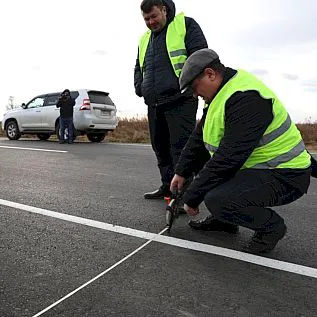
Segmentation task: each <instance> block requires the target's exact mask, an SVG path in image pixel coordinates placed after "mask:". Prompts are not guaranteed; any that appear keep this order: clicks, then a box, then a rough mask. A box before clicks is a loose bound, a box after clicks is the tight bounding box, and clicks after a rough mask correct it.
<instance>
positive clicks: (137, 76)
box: [134, 50, 143, 97]
mask: <svg viewBox="0 0 317 317" xmlns="http://www.w3.org/2000/svg"><path fill="white" fill-rule="evenodd" d="M142 81H143V76H142V72H141V68H140V62H139V50H138V55H137V58H136V63H135V67H134V89H135V93H136V95H137V96H139V97H142V89H141V85H142Z"/></svg>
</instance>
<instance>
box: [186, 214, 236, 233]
mask: <svg viewBox="0 0 317 317" xmlns="http://www.w3.org/2000/svg"><path fill="white" fill-rule="evenodd" d="M188 224H189V226H190V227H191V228H193V229H195V230H203V231H224V232H228V233H238V232H239V227H238V226H237V225H232V224H230V223H226V222H222V221H220V220H217V219H215V218H214V217H213V216H207V217H206V218H204V219H201V220H190V221H189V222H188Z"/></svg>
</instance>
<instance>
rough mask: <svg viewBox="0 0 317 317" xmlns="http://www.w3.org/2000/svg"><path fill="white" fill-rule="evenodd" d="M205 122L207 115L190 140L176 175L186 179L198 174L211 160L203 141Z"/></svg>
mask: <svg viewBox="0 0 317 317" xmlns="http://www.w3.org/2000/svg"><path fill="white" fill-rule="evenodd" d="M204 120H205V113H204V115H203V117H202V118H201V120H200V121H199V122H198V124H197V126H196V128H195V130H194V131H193V133H192V134H191V136H190V138H189V139H188V141H187V143H186V145H185V147H184V149H183V150H182V153H181V156H180V159H179V161H178V163H177V165H176V168H175V173H176V174H178V175H180V176H183V177H185V178H187V177H190V176H191V175H193V174H198V172H199V171H200V170H201V169H202V168H203V166H204V165H205V164H206V162H208V160H209V159H210V154H209V152H208V150H207V149H206V148H205V145H204V141H203V130H202V126H203V123H204Z"/></svg>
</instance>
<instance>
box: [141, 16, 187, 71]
mask: <svg viewBox="0 0 317 317" xmlns="http://www.w3.org/2000/svg"><path fill="white" fill-rule="evenodd" d="M185 36H186V23H185V16H184V13H180V14H178V15H176V16H175V17H174V19H173V21H172V22H171V23H170V24H169V25H168V28H167V32H166V48H167V52H168V56H169V58H170V61H171V64H172V66H173V69H174V72H175V75H176V76H177V77H179V76H180V73H181V71H182V68H183V67H184V64H185V61H186V60H187V50H186V45H185ZM150 38H151V31H150V30H149V31H147V32H146V33H145V34H144V35H143V36H142V37H141V39H140V43H139V64H140V69H141V72H142V74H143V76H144V68H145V67H144V66H145V65H144V63H145V55H146V51H147V48H148V45H149V42H150Z"/></svg>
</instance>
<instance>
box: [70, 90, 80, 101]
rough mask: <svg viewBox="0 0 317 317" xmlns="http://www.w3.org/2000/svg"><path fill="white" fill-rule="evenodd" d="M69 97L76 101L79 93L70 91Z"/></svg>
mask: <svg viewBox="0 0 317 317" xmlns="http://www.w3.org/2000/svg"><path fill="white" fill-rule="evenodd" d="M70 96H71V97H72V99H74V100H76V99H77V97H78V96H79V93H78V91H71V92H70Z"/></svg>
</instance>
